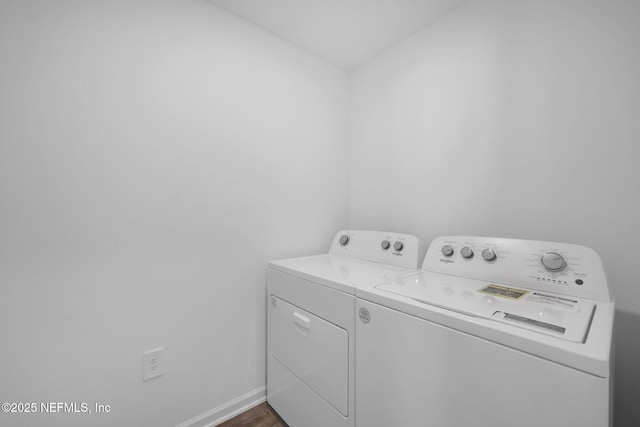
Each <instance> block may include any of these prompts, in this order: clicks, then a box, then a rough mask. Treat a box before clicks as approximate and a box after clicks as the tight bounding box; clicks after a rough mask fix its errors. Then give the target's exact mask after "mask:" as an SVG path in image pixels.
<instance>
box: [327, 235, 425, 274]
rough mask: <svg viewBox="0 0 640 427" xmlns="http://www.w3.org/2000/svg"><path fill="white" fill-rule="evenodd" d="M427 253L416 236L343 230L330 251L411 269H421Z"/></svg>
mask: <svg viewBox="0 0 640 427" xmlns="http://www.w3.org/2000/svg"><path fill="white" fill-rule="evenodd" d="M425 252H426V246H425V244H424V242H423V241H422V240H421V239H419V238H417V237H416V236H412V235H410V234H401V233H391V232H387V231H372V230H341V231H339V232H338V234H336V236H335V237H334V239H333V242H332V244H331V248H330V249H329V253H330V254H332V255H342V256H347V257H350V258H357V259H363V260H366V261H373V262H380V263H383V264H388V265H396V266H399V267H408V268H420V266H422V260H423V259H424V256H425Z"/></svg>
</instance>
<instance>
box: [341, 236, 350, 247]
mask: <svg viewBox="0 0 640 427" xmlns="http://www.w3.org/2000/svg"><path fill="white" fill-rule="evenodd" d="M347 243H349V236H347V235H346V234H343V235H342V236H340V245H341V246H344V245H346V244H347Z"/></svg>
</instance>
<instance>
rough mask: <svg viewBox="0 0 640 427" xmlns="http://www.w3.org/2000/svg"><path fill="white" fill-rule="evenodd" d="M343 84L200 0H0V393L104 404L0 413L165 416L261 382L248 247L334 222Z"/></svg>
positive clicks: (289, 239) (255, 268) (338, 210)
mask: <svg viewBox="0 0 640 427" xmlns="http://www.w3.org/2000/svg"><path fill="white" fill-rule="evenodd" d="M347 83H348V81H347V75H346V74H345V73H343V72H341V71H338V70H337V69H335V68H333V67H331V66H329V65H326V64H325V63H322V62H320V61H318V60H316V59H314V58H312V57H311V56H309V55H307V54H306V53H304V52H302V51H300V50H298V49H297V48H295V47H293V46H291V45H288V44H286V43H284V42H282V41H280V40H279V39H277V38H275V37H273V36H271V35H269V34H268V33H266V32H263V31H261V30H259V29H257V28H255V27H253V26H251V25H249V24H247V23H245V22H243V21H241V20H239V19H237V18H235V17H233V16H231V15H229V14H227V13H224V12H222V11H221V10H220V9H218V8H216V7H215V6H212V5H211V4H209V3H206V2H204V1H198V0H190V1H184V0H163V1H158V0H146V1H145V0H138V1H135V2H132V1H107V0H104V1H91V2H87V1H84V0H76V1H74V0H64V1H62V0H61V1H56V2H49V1H45V0H41V1H5V0H1V1H0V291H1V295H0V325H1V327H0V400H1V401H2V402H5V401H8V402H12V401H13V402H88V403H90V404H93V403H94V402H98V403H103V404H109V405H111V408H112V409H111V413H110V414H109V415H108V416H106V415H96V414H92V415H77V414H66V415H65V414H49V415H37V414H4V413H0V424H2V425H12V426H34V425H65V426H84V425H96V426H99V425H104V426H114V425H118V426H142V425H147V426H152V425H153V426H170V425H176V424H178V423H180V422H184V421H186V420H188V419H190V418H191V417H194V416H196V415H198V414H202V413H204V412H205V411H208V410H210V409H212V408H215V407H216V406H218V405H220V404H223V403H225V402H228V401H230V400H232V399H234V398H236V397H238V396H240V395H242V394H244V393H247V392H251V391H254V390H256V389H259V388H260V387H261V386H263V385H264V383H265V366H264V360H265V359H264V354H265V348H264V344H265V311H264V307H265V301H264V289H265V288H264V286H265V284H264V268H265V265H266V261H267V260H268V259H273V258H280V257H286V256H297V255H301V254H310V253H315V252H320V251H323V250H325V249H326V248H327V247H328V245H329V243H330V239H331V238H332V236H333V233H335V231H336V230H338V229H339V228H341V227H345V226H346V224H347V188H346V185H345V183H346V179H347V160H346V157H347V150H346V145H345V140H344V139H345V130H346V127H345V126H346V124H345V120H346V117H347V113H346V108H347V99H346V95H347V86H346V85H347ZM157 347H164V348H165V359H164V361H163V363H164V368H165V375H164V376H163V377H160V378H157V379H154V380H151V381H148V382H144V383H143V381H142V354H143V352H144V351H146V350H149V349H153V348H157Z"/></svg>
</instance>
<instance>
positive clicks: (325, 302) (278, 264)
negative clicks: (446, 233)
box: [267, 230, 425, 427]
mask: <svg viewBox="0 0 640 427" xmlns="http://www.w3.org/2000/svg"><path fill="white" fill-rule="evenodd" d="M424 253H425V245H424V243H423V242H422V241H421V240H420V239H418V238H416V237H414V236H410V235H406V234H398V233H387V232H377V231H360V230H349V231H340V232H339V233H338V234H337V235H336V236H335V238H334V240H333V243H332V244H331V248H330V249H329V253H328V254H322V255H316V256H310V257H303V258H293V259H286V260H280V261H272V262H270V263H269V266H268V268H267V292H268V299H267V301H268V305H269V306H268V310H267V312H268V345H267V347H268V350H267V400H268V402H269V404H270V405H271V406H272V407H273V408H274V409H275V410H276V411H277V412H278V414H279V415H280V416H281V417H282V418H283V419H284V420H285V422H286V423H287V424H288V425H289V426H291V427H347V426H350V427H353V426H354V425H355V424H354V418H355V416H354V414H355V409H354V402H355V388H354V387H355V376H354V374H355V365H354V361H355V339H354V331H355V290H356V288H357V287H359V286H364V285H367V286H369V285H371V286H374V285H376V284H380V283H384V282H389V281H391V280H393V279H395V278H400V277H402V276H404V275H407V274H410V273H415V271H417V270H416V269H417V268H419V266H420V264H421V262H422V259H423V257H424Z"/></svg>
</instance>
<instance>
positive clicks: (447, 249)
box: [442, 245, 453, 256]
mask: <svg viewBox="0 0 640 427" xmlns="http://www.w3.org/2000/svg"><path fill="white" fill-rule="evenodd" d="M442 255H444V256H451V255H453V248H452V247H451V246H449V245H445V246H443V247H442Z"/></svg>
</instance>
